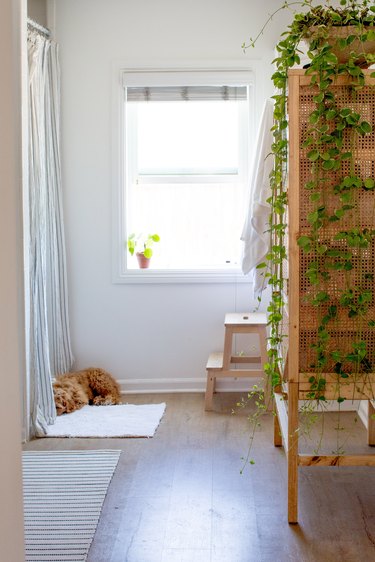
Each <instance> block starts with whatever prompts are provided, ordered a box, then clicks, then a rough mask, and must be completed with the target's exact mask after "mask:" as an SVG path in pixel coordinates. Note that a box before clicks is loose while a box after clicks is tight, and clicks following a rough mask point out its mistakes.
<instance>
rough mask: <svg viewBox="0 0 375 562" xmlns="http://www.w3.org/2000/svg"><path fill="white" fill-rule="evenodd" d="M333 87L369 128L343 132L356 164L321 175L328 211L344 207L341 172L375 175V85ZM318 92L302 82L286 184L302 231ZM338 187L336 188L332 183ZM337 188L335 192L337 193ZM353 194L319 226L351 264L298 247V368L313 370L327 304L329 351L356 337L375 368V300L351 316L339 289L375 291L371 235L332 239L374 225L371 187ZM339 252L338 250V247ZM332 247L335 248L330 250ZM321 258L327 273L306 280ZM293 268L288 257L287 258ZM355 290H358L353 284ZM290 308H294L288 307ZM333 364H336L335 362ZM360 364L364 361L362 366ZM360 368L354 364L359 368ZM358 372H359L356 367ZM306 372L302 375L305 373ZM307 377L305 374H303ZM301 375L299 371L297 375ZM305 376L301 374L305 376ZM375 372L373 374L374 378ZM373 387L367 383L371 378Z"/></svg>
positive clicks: (307, 231) (306, 228)
mask: <svg viewBox="0 0 375 562" xmlns="http://www.w3.org/2000/svg"><path fill="white" fill-rule="evenodd" d="M334 88H335V90H334V91H335V100H336V103H337V106H338V108H351V109H352V110H353V111H355V112H357V113H359V114H360V115H361V121H367V122H369V123H371V125H372V127H373V130H372V132H371V133H370V134H367V135H364V136H360V135H358V134H353V132H352V130H351V128H348V129H346V130H345V131H344V133H343V135H344V136H343V149H344V151H345V152H346V151H347V152H349V151H351V152H352V153H353V154H354V167H351V166H350V163H349V160H344V161H343V162H342V166H341V169H340V170H338V171H332V170H330V171H326V172H325V173H324V177H325V181H324V182H320V187H319V191H321V192H323V201H322V204H323V205H324V206H325V209H326V213H327V214H328V215H329V216H332V215H334V214H335V212H336V211H337V210H338V209H340V208H342V205H343V203H342V201H340V190H339V189H337V186H338V185H339V184H340V182H341V181H342V179H343V177H344V176H355V175H358V176H360V177H361V179H362V180H365V179H367V178H375V87H374V86H373V85H370V84H369V85H367V86H365V87H364V88H363V89H362V90H359V91H356V90H355V89H354V88H352V87H351V86H350V85H349V84H347V85H345V84H342V83H340V85H337V86H335V87H334ZM317 93H318V89H317V88H316V87H311V85H301V86H300V98H299V119H300V145H301V148H300V153H299V175H300V177H299V181H298V182H295V184H294V185H290V188H289V193H290V194H291V193H292V190H293V189H299V198H300V219H299V223H300V231H299V235H300V236H302V235H306V236H311V233H312V227H311V225H310V223H309V222H308V218H307V217H308V215H309V213H312V211H313V210H314V209H316V203H312V202H311V201H310V195H311V191H310V190H309V189H306V187H305V186H306V184H307V183H308V182H311V181H313V180H316V178H314V176H313V171H312V169H313V166H312V163H311V161H310V160H309V159H308V157H307V153H308V152H309V150H310V148H302V144H303V142H304V140H305V139H306V137H307V131H308V128H309V127H311V125H310V124H309V116H310V114H311V113H312V111H314V109H316V105H315V103H314V101H313V96H314V95H316V94H317ZM335 188H336V189H335ZM335 191H336V193H335ZM351 193H352V199H351V201H350V204H351V205H352V206H353V209H351V210H349V211H346V212H345V213H344V215H343V217H342V218H340V220H337V222H329V223H328V224H325V225H324V226H323V227H322V228H320V229H319V230H318V239H319V244H321V245H324V246H326V247H327V248H328V249H329V250H337V251H338V252H350V253H351V254H352V258H351V263H352V269H351V270H347V271H346V270H345V271H344V270H335V267H337V264H338V262H339V261H340V257H334V256H333V257H331V258H329V259H328V261H327V257H326V256H325V257H324V258H322V256H321V255H318V254H317V253H315V252H314V251H311V252H310V253H305V252H304V251H300V252H299V267H300V306H299V311H298V314H299V343H300V348H299V362H300V365H299V372H300V373H305V374H306V373H307V374H308V373H314V372H316V366H315V362H316V352H315V350H314V348H313V346H314V344H316V342H317V333H318V326H319V325H320V324H321V320H322V317H323V316H325V315H326V314H327V311H328V306H332V305H334V306H336V307H337V317H336V318H335V319H334V320H331V321H330V324H329V333H330V338H329V342H328V351H334V350H338V349H339V350H341V352H342V354H343V355H345V354H349V353H351V352H352V350H353V345H352V344H353V341H356V340H357V341H358V338H360V339H361V340H362V341H365V342H366V345H367V357H368V360H367V361H366V363H365V364H364V365H363V373H367V374H366V377H367V378H368V376H370V377H371V376H372V377H374V375H368V373H369V372H373V371H375V328H372V327H371V326H369V322H370V323H371V321H373V320H375V302H374V297H373V296H372V299H371V302H370V303H369V306H368V309H367V310H366V311H365V312H364V313H363V314H359V315H356V316H353V317H350V315H349V314H348V308H347V307H344V306H342V305H341V304H340V298H341V297H342V295H343V292H344V291H346V290H347V289H348V288H354V299H358V296H359V294H360V293H362V292H363V291H364V290H366V289H368V290H369V291H374V283H375V242H374V237H372V239H371V241H370V242H369V245H368V247H367V248H361V249H359V248H355V247H349V246H348V243H347V241H346V240H345V239H335V237H336V235H337V234H338V232H340V231H341V232H342V231H349V230H352V229H354V228H359V229H360V230H361V231H363V230H364V229H369V230H372V229H375V190H372V189H369V190H366V189H364V188H363V187H362V188H357V189H351ZM338 252H337V253H338ZM331 253H334V252H331ZM322 259H325V264H326V265H325V267H327V263H328V264H330V266H332V269H331V268H330V266H329V279H327V280H325V281H322V282H320V283H319V284H318V285H314V284H311V283H310V280H309V278H308V276H306V271H308V270H309V268H310V267H311V266H312V265H313V264H314V263H316V262H318V263H319V260H322ZM290 267H291V268H292V263H291V264H290ZM356 288H357V289H358V290H357V289H356ZM319 291H324V292H326V293H327V294H328V295H329V298H330V299H329V303H328V304H327V305H326V306H324V305H320V306H318V307H316V306H314V305H313V304H312V302H311V301H312V300H313V299H314V297H316V295H317V294H318V292H319ZM290 314H291V315H292V314H293V311H290ZM335 364H336V363H335V361H334V360H333V359H329V360H328V362H327V364H326V365H325V366H324V371H325V372H326V373H334V372H335ZM336 368H337V366H336ZM361 368H362V366H361ZM342 370H347V371H348V372H349V373H350V372H352V373H353V364H349V363H347V364H345V363H344V364H343V365H342ZM357 370H358V368H357ZM357 374H358V373H357ZM304 376H305V375H304ZM305 378H306V377H305ZM300 380H302V377H300ZM304 380H305V379H304ZM374 381H375V378H373V382H374ZM370 387H371V384H370Z"/></svg>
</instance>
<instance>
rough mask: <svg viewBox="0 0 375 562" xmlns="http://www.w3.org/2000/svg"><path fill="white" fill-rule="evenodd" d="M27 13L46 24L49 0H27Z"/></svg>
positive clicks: (41, 23)
mask: <svg viewBox="0 0 375 562" xmlns="http://www.w3.org/2000/svg"><path fill="white" fill-rule="evenodd" d="M27 15H28V16H29V18H31V19H32V20H34V21H36V22H38V23H40V25H46V24H47V0H27Z"/></svg>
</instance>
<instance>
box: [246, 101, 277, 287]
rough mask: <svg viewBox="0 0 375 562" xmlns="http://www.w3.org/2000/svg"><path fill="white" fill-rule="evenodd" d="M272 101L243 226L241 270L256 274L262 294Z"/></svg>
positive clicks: (255, 284) (256, 284)
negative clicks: (261, 265) (261, 266)
mask: <svg viewBox="0 0 375 562" xmlns="http://www.w3.org/2000/svg"><path fill="white" fill-rule="evenodd" d="M273 107H274V102H273V100H271V99H269V100H267V101H266V103H265V105H264V108H263V113H262V117H261V122H260V127H259V132H258V136H257V143H256V149H255V154H254V160H253V170H252V175H251V181H250V190H249V191H250V197H249V210H248V214H247V216H246V219H245V224H244V226H243V230H242V234H241V240H242V241H243V242H244V246H243V258H242V271H243V273H244V274H245V275H247V274H248V273H251V274H252V276H253V287H254V289H253V290H254V296H255V297H259V296H260V294H261V292H262V290H263V289H264V288H265V283H264V272H265V270H264V269H256V266H257V265H258V264H260V263H262V262H263V261H264V259H265V257H266V255H267V253H268V252H269V247H270V234H269V232H268V230H269V216H270V211H271V207H270V205H269V203H267V199H268V198H269V197H270V195H271V188H270V179H269V175H270V173H271V171H272V168H273V163H274V161H273V157H272V154H271V147H272V142H273V134H272V132H271V128H272V126H273Z"/></svg>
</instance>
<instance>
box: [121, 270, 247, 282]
mask: <svg viewBox="0 0 375 562" xmlns="http://www.w3.org/2000/svg"><path fill="white" fill-rule="evenodd" d="M113 282H114V283H116V284H122V283H136V284H143V283H154V284H158V283H249V282H250V278H249V277H248V276H245V275H244V274H243V273H242V271H241V270H240V269H238V268H236V269H230V270H228V269H222V270H218V269H214V270H210V269H204V270H200V269H195V270H193V269H189V270H183V269H178V270H177V269H176V270H173V269H169V270H165V269H129V270H127V271H124V272H122V273H121V274H119V275H117V276H115V277H114V279H113Z"/></svg>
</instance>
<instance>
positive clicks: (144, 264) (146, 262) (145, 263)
mask: <svg viewBox="0 0 375 562" xmlns="http://www.w3.org/2000/svg"><path fill="white" fill-rule="evenodd" d="M136 256H137V260H138V265H139V267H140V269H148V268H149V267H150V262H151V258H146V256H145V255H144V253H143V252H137V253H136Z"/></svg>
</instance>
